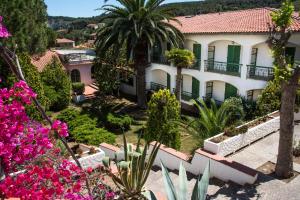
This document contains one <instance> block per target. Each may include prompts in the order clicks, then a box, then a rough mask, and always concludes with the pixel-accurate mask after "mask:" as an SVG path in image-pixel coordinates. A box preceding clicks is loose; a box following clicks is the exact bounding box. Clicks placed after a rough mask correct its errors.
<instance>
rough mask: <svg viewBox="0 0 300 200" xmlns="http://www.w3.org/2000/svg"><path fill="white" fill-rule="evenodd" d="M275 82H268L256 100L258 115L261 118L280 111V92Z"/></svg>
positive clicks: (278, 85)
mask: <svg viewBox="0 0 300 200" xmlns="http://www.w3.org/2000/svg"><path fill="white" fill-rule="evenodd" d="M280 90H281V89H280V84H279V83H278V82H277V81H275V80H274V81H269V82H268V84H267V86H266V88H265V89H264V90H263V91H262V93H261V95H259V97H258V99H257V106H258V111H259V115H260V116H263V115H266V114H269V113H271V112H273V111H276V110H279V109H280V101H281V100H280V99H281V91H280Z"/></svg>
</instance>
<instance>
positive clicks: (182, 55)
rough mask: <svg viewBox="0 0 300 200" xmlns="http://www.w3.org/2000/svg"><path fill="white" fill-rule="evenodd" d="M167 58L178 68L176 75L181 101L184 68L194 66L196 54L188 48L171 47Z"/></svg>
mask: <svg viewBox="0 0 300 200" xmlns="http://www.w3.org/2000/svg"><path fill="white" fill-rule="evenodd" d="M166 56H167V59H168V60H169V61H170V62H172V63H173V64H174V65H175V67H176V68H177V76H176V90H175V94H176V98H177V100H178V101H179V102H181V84H182V75H181V73H182V68H189V67H191V66H192V64H193V62H194V59H195V55H194V53H193V52H191V51H189V50H186V49H177V48H174V49H171V50H170V51H167V52H166Z"/></svg>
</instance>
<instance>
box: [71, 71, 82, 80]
mask: <svg viewBox="0 0 300 200" xmlns="http://www.w3.org/2000/svg"><path fill="white" fill-rule="evenodd" d="M71 81H72V83H76V82H81V80H80V71H79V70H78V69H73V70H72V71H71Z"/></svg>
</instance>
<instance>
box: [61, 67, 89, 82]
mask: <svg viewBox="0 0 300 200" xmlns="http://www.w3.org/2000/svg"><path fill="white" fill-rule="evenodd" d="M65 67H66V69H67V70H68V71H69V73H70V75H71V71H72V70H73V69H78V70H79V71H80V79H81V82H82V83H84V84H85V85H89V84H91V83H93V80H92V73H91V68H92V63H90V64H79V65H66V66H65Z"/></svg>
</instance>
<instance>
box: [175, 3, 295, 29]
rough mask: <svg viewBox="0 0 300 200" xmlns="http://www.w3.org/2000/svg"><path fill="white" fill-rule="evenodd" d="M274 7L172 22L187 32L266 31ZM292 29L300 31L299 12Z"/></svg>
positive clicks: (193, 17) (186, 17) (187, 17)
mask: <svg viewBox="0 0 300 200" xmlns="http://www.w3.org/2000/svg"><path fill="white" fill-rule="evenodd" d="M273 10H274V9H272V8H256V9H249V10H239V11H230V12H222V13H210V14H203V15H196V16H182V17H177V18H176V19H178V20H179V21H180V23H181V25H179V24H178V23H175V22H174V21H173V22H171V24H173V25H174V26H176V27H177V28H178V29H179V30H180V31H181V32H182V33H185V34H195V33H199V34H209V33H266V32H268V31H269V24H271V23H272V19H271V16H270V14H271V12H272V11H273ZM291 29H292V31H295V32H300V18H299V13H295V14H294V17H293V23H292V25H291Z"/></svg>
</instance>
